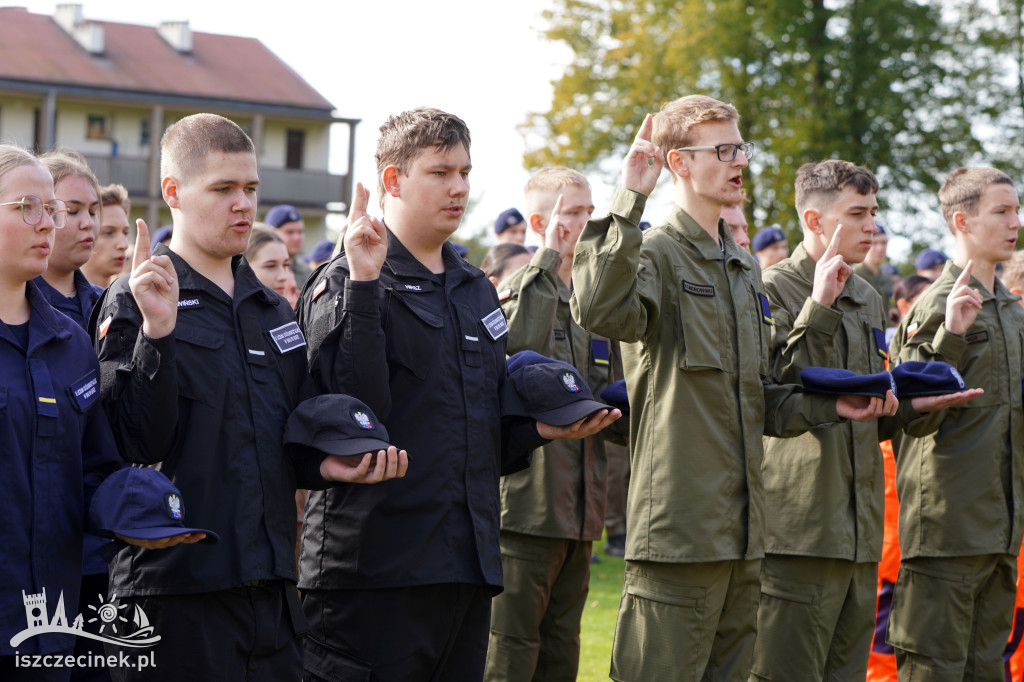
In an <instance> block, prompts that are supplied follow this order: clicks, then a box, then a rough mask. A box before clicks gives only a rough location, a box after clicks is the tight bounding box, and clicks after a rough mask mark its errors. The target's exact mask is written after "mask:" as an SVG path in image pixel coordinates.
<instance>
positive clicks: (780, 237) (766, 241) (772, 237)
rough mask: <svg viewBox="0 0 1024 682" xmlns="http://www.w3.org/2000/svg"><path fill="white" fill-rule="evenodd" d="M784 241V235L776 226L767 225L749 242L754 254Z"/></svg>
mask: <svg viewBox="0 0 1024 682" xmlns="http://www.w3.org/2000/svg"><path fill="white" fill-rule="evenodd" d="M784 241H786V235H785V233H784V232H783V231H782V228H780V227H779V226H778V225H769V226H768V227H763V228H761V229H760V230H758V231H757V234H755V235H754V239H753V240H751V246H753V249H754V252H755V253H756V252H757V251H763V250H764V249H767V248H768V247H769V246H771V245H772V244H775V243H778V242H784Z"/></svg>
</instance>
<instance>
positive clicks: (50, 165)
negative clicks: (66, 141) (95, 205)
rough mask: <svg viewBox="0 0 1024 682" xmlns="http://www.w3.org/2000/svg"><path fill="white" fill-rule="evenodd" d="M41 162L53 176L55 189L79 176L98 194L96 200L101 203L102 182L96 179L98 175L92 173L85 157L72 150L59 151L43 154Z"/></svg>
mask: <svg viewBox="0 0 1024 682" xmlns="http://www.w3.org/2000/svg"><path fill="white" fill-rule="evenodd" d="M39 161H40V162H41V163H42V164H43V167H44V168H46V170H48V171H50V175H51V176H53V186H54V187H56V186H57V184H58V183H59V182H60V181H61V180H64V179H65V178H69V177H71V176H74V175H77V176H78V177H80V178H82V179H83V180H85V181H86V182H87V183H89V186H90V187H92V190H93V191H94V192H95V193H96V200H97V201H99V198H100V182H99V180H97V179H96V174H95V173H93V172H92V168H89V162H88V161H86V160H85V157H84V156H82V155H81V154H79V153H78V152H76V151H74V150H71V149H57V150H54V151H52V152H47V153H45V154H43V155H42V156H40V157H39Z"/></svg>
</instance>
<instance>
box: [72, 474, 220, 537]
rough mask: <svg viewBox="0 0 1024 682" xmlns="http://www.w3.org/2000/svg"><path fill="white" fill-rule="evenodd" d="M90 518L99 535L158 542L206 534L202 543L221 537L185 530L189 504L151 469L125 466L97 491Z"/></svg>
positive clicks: (190, 529) (211, 532) (207, 532)
mask: <svg viewBox="0 0 1024 682" xmlns="http://www.w3.org/2000/svg"><path fill="white" fill-rule="evenodd" d="M89 515H90V517H91V519H92V522H93V524H94V525H95V526H96V528H97V529H99V531H100V532H99V533H98V534H99V535H102V536H104V537H111V538H112V537H114V534H115V533H116V534H117V535H123V536H125V537H128V538H138V539H142V540H158V539H160V538H168V537H171V536H173V535H182V534H184V533H206V537H205V538H203V539H202V540H200V542H206V543H214V542H217V541H218V540H220V537H219V536H218V535H217V534H216V533H214V532H213V531H212V530H206V529H205V528H187V527H185V502H184V500H182V497H181V493H180V492H179V491H178V489H177V488H176V487H174V484H173V483H171V481H170V479H168V478H167V477H166V476H164V474H163V473H162V472H160V471H158V470H156V469H152V468H150V467H125V468H123V469H119V470H117V471H115V472H114V473H113V474H111V475H110V476H108V477H107V479H106V480H105V481H103V483H101V484H100V485H99V487H98V488H96V493H95V494H94V495H93V497H92V503H91V505H90V506H89Z"/></svg>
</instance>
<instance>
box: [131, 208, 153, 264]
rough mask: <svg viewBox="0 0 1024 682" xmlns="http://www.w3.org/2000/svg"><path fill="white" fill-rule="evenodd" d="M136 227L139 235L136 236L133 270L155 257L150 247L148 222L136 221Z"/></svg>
mask: <svg viewBox="0 0 1024 682" xmlns="http://www.w3.org/2000/svg"><path fill="white" fill-rule="evenodd" d="M135 227H136V228H138V234H136V235H135V250H134V251H133V255H132V269H135V268H138V267H139V266H141V265H142V264H143V263H145V262H146V261H148V260H149V258H150V256H152V255H153V252H152V249H150V247H149V228H148V227H147V226H146V221H145V220H143V219H142V218H139V219H138V220H136V221H135Z"/></svg>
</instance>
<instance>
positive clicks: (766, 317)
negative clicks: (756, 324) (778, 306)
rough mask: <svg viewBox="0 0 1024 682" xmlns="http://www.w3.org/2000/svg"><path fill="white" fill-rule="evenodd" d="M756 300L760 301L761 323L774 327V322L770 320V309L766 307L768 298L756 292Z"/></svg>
mask: <svg viewBox="0 0 1024 682" xmlns="http://www.w3.org/2000/svg"><path fill="white" fill-rule="evenodd" d="M757 298H758V300H759V301H761V321H762V322H764V323H765V324H770V325H773V326H774V324H775V320H774V319H772V307H771V306H770V305H768V297H767V296H765V295H764V294H762V293H761V292H758V294H757Z"/></svg>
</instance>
